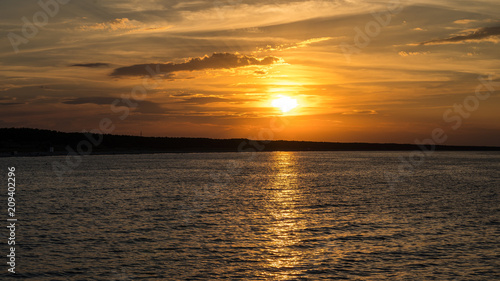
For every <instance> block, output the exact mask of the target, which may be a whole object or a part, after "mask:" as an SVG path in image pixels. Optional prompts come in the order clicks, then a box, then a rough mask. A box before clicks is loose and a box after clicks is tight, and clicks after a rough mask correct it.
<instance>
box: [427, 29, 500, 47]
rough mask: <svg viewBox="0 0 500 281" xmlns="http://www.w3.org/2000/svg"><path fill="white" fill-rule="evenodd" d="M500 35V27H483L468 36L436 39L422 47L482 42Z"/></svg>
mask: <svg viewBox="0 0 500 281" xmlns="http://www.w3.org/2000/svg"><path fill="white" fill-rule="evenodd" d="M499 35H500V26H492V27H483V28H479V29H478V30H476V31H474V32H472V33H469V34H466V35H460V36H453V37H450V38H446V39H436V40H430V41H426V42H422V43H420V45H429V44H439V43H456V42H463V41H467V40H481V39H486V38H489V37H492V36H499Z"/></svg>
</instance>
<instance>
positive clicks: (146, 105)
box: [63, 97, 166, 114]
mask: <svg viewBox="0 0 500 281" xmlns="http://www.w3.org/2000/svg"><path fill="white" fill-rule="evenodd" d="M116 101H120V102H119V103H116ZM63 103H64V104H73V105H76V104H96V105H110V104H113V103H114V104H115V105H116V106H126V107H129V105H127V104H122V103H121V99H120V98H113V97H82V98H73V99H70V100H66V101H63ZM137 103H138V106H137V107H136V110H135V111H136V112H139V113H144V114H162V113H166V110H165V108H163V107H161V105H160V104H157V103H155V102H151V101H137Z"/></svg>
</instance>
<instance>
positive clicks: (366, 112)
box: [342, 110, 378, 115]
mask: <svg viewBox="0 0 500 281" xmlns="http://www.w3.org/2000/svg"><path fill="white" fill-rule="evenodd" d="M375 114H378V112H377V111H375V110H353V111H349V112H342V115H375Z"/></svg>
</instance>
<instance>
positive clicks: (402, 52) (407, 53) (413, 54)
mask: <svg viewBox="0 0 500 281" xmlns="http://www.w3.org/2000/svg"><path fill="white" fill-rule="evenodd" d="M427 54H430V52H405V51H401V52H399V53H398V55H400V56H402V57H407V56H418V55H427Z"/></svg>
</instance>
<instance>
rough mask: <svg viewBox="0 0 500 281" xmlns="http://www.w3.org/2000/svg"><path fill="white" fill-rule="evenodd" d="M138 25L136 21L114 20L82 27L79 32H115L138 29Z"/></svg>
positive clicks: (126, 19)
mask: <svg viewBox="0 0 500 281" xmlns="http://www.w3.org/2000/svg"><path fill="white" fill-rule="evenodd" d="M139 26H140V23H139V22H138V21H136V20H129V19H128V18H121V19H114V20H111V21H107V22H102V23H96V24H92V25H82V26H80V27H79V29H80V30H84V31H93V30H111V31H116V30H119V29H134V28H138V27H139Z"/></svg>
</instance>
